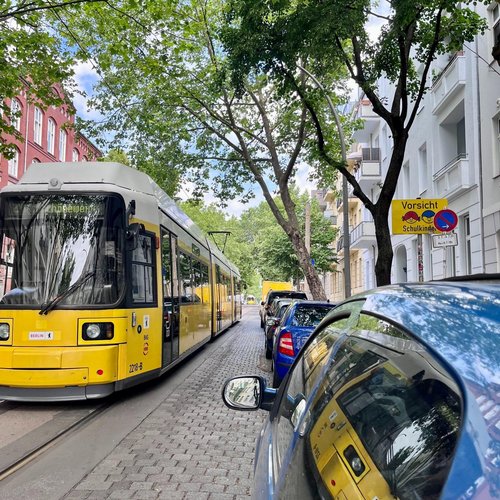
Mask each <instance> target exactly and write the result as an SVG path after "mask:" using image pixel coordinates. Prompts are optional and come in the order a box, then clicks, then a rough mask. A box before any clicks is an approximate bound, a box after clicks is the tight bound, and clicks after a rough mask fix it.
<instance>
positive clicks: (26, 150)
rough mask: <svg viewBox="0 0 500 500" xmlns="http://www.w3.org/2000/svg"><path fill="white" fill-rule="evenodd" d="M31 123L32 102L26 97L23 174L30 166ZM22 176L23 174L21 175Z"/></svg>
mask: <svg viewBox="0 0 500 500" xmlns="http://www.w3.org/2000/svg"><path fill="white" fill-rule="evenodd" d="M29 124H30V103H29V101H28V99H26V128H25V129H24V162H23V163H24V165H23V174H24V172H26V169H27V168H28V126H29ZM18 174H19V172H18ZM19 177H22V176H19Z"/></svg>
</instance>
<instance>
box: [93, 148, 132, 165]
mask: <svg viewBox="0 0 500 500" xmlns="http://www.w3.org/2000/svg"><path fill="white" fill-rule="evenodd" d="M99 161H111V162H116V163H121V164H122V165H127V166H130V160H129V158H128V156H127V153H125V151H123V150H122V149H110V150H109V151H108V152H107V154H106V155H104V156H103V157H102V158H99Z"/></svg>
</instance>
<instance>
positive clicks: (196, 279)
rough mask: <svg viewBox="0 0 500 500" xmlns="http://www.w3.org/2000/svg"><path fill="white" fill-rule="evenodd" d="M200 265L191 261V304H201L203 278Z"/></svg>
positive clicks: (195, 261) (194, 260) (196, 261)
mask: <svg viewBox="0 0 500 500" xmlns="http://www.w3.org/2000/svg"><path fill="white" fill-rule="evenodd" d="M201 266H202V263H201V262H200V261H199V260H196V259H193V283H194V294H193V302H203V288H202V285H203V278H202V271H201Z"/></svg>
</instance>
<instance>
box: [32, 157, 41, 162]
mask: <svg viewBox="0 0 500 500" xmlns="http://www.w3.org/2000/svg"><path fill="white" fill-rule="evenodd" d="M31 163H40V160H39V159H38V158H33V161H32V162H31Z"/></svg>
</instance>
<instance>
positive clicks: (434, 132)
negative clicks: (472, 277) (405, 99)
mask: <svg viewBox="0 0 500 500" xmlns="http://www.w3.org/2000/svg"><path fill="white" fill-rule="evenodd" d="M476 8H477V9H478V11H479V12H480V13H481V15H484V16H485V17H486V18H487V20H488V22H489V27H490V30H489V31H487V32H486V33H485V34H484V35H481V36H478V37H477V38H476V40H475V41H474V42H471V43H469V44H466V46H464V49H463V51H461V52H459V53H456V54H449V55H443V56H440V57H439V58H438V59H437V60H436V61H435V62H434V64H433V68H432V79H431V78H430V80H429V87H430V88H429V90H428V92H427V94H426V96H425V98H424V101H423V103H422V105H421V108H420V110H419V113H418V115H417V117H416V120H415V122H414V124H413V127H412V129H411V131H410V137H409V140H408V144H407V149H406V154H405V160H404V162H403V167H402V170H401V173H400V177H399V181H398V188H397V191H396V195H395V197H394V198H395V199H415V198H425V199H443V198H445V199H447V201H448V204H447V206H448V208H449V209H451V210H453V211H454V212H455V213H456V214H457V216H458V225H457V227H456V229H455V233H456V234H457V240H458V241H457V243H458V244H457V245H456V246H447V247H437V248H434V247H433V240H432V235H431V234H424V235H422V245H421V251H422V264H423V269H422V270H421V272H423V277H424V279H425V280H430V279H440V278H445V277H450V276H461V275H466V274H475V273H495V272H500V65H499V64H498V63H497V62H496V61H495V60H493V57H492V55H491V51H492V46H493V45H494V43H495V40H496V37H497V36H498V35H499V34H500V13H499V11H500V5H499V4H498V3H497V2H496V1H494V2H492V3H491V4H490V5H489V6H488V7H485V6H483V5H478V6H477V7H476ZM419 70H420V68H417V71H419ZM378 90H379V94H380V95H388V96H390V95H391V92H390V90H391V89H390V86H389V85H388V84H387V82H385V81H381V82H380V85H379V89H378ZM358 117H360V118H363V119H364V120H365V122H364V128H363V129H362V130H360V131H357V132H356V133H355V140H356V144H354V146H353V149H352V151H351V154H350V155H349V158H350V162H349V163H350V165H349V168H350V169H352V171H354V172H355V175H356V178H357V180H358V182H359V183H360V185H361V187H362V188H363V190H364V192H365V193H366V194H367V195H368V196H369V197H371V199H372V200H374V201H375V200H376V199H377V197H378V194H379V191H380V182H382V181H383V179H384V177H385V173H386V171H387V165H388V162H389V159H390V154H391V148H392V141H391V137H390V130H389V128H388V126H387V125H386V123H385V122H384V121H383V120H382V119H381V118H380V117H378V115H376V114H375V113H374V112H373V110H372V107H371V104H370V102H369V101H368V100H366V99H361V100H360V102H359V107H358ZM336 191H337V193H340V192H341V191H340V190H339V187H337V189H336ZM354 200H356V199H353V200H352V201H351V198H349V211H348V213H349V226H350V240H351V242H350V243H351V251H350V257H351V282H352V293H356V292H357V291H360V288H361V289H363V290H368V289H370V288H373V287H374V286H376V282H375V273H374V269H375V261H376V255H377V248H376V241H375V231H374V226H373V222H372V218H371V215H370V213H369V212H368V211H367V210H366V209H365V208H364V207H363V206H362V205H361V203H360V202H359V201H357V202H356V201H354ZM326 201H327V203H328V204H329V206H328V208H331V209H333V210H334V209H337V211H338V212H337V213H338V219H337V224H338V227H339V228H340V229H341V228H342V217H343V213H344V210H343V207H342V201H341V200H340V201H339V199H338V197H337V196H336V195H334V191H331V192H329V193H328V194H327V195H326ZM392 245H393V250H394V260H393V267H392V282H407V281H418V279H419V265H418V252H419V248H418V238H417V236H416V235H393V237H392ZM337 252H338V255H339V264H338V266H337V267H338V269H337V272H335V273H333V277H332V280H333V283H332V286H331V288H332V290H333V291H332V293H331V295H330V298H331V300H339V299H341V298H343V296H344V290H343V280H344V278H343V264H342V254H343V249H342V241H341V238H340V239H339V240H338V241H337ZM360 280H361V281H362V284H361V285H360V284H359V281H360Z"/></svg>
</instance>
